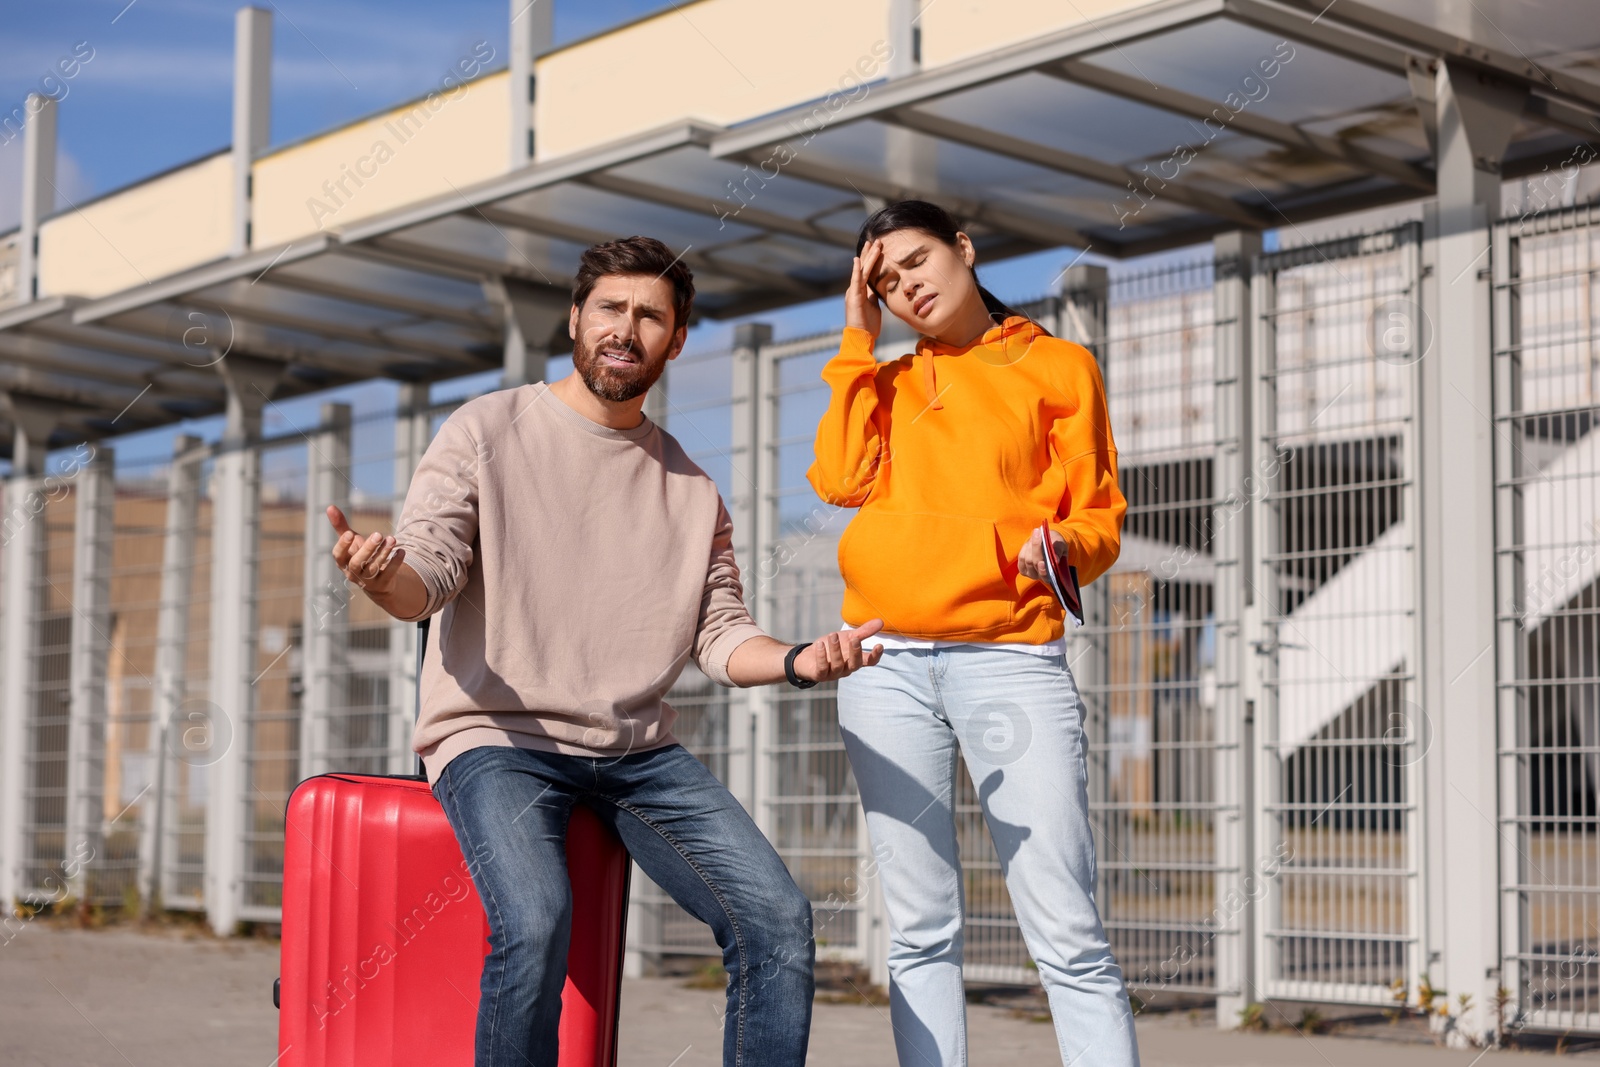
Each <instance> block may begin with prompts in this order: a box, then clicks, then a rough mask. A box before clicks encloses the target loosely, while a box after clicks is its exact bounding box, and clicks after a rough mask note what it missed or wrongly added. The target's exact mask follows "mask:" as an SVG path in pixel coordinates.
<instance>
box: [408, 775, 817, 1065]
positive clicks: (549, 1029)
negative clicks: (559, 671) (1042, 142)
mask: <svg viewBox="0 0 1600 1067" xmlns="http://www.w3.org/2000/svg"><path fill="white" fill-rule="evenodd" d="M433 792H434V795H435V796H437V797H438V798H439V801H440V803H441V804H443V806H444V812H445V816H446V817H447V818H448V819H449V820H450V825H451V827H452V828H453V829H454V830H455V834H456V839H457V840H458V841H459V842H460V844H461V850H462V853H463V854H464V855H467V856H476V857H478V861H477V867H476V869H475V871H474V872H473V881H474V883H475V884H476V885H477V888H478V895H479V896H480V897H482V899H483V906H484V909H485V911H486V912H487V914H488V918H489V930H490V934H489V947H490V953H489V955H488V957H487V958H486V959H485V960H484V964H483V981H482V986H481V988H482V997H481V999H480V1001H479V1003H478V1030H477V1046H476V1047H477V1058H476V1060H475V1061H474V1062H475V1063H476V1067H555V1064H556V1033H557V1029H558V1026H559V1022H560V1017H561V988H562V986H563V984H564V983H565V982H566V974H567V947H568V944H569V941H570V934H571V931H572V888H571V884H570V883H569V881H568V879H567V865H566V851H565V848H566V833H567V819H568V817H569V816H570V815H571V813H572V806H573V805H574V804H579V803H582V804H585V805H588V806H589V807H590V808H592V809H593V810H594V811H595V813H596V814H598V815H599V816H600V819H601V821H603V822H605V823H607V824H608V825H609V826H611V827H612V829H614V830H615V831H616V832H617V835H618V836H619V837H621V838H622V841H623V844H625V845H626V846H627V847H628V851H629V852H630V853H631V854H632V856H633V858H634V860H635V861H636V862H637V863H638V864H639V867H640V868H641V869H642V870H643V871H644V872H645V873H646V874H648V875H649V876H650V878H651V879H652V880H654V881H655V883H656V884H657V885H659V886H660V887H661V888H662V889H664V890H666V892H667V893H669V894H670V895H671V896H672V899H674V900H676V901H677V902H678V903H679V904H681V905H682V906H683V907H684V909H685V910H687V911H688V912H689V914H691V915H693V916H694V917H695V918H697V919H699V920H700V921H701V922H704V923H706V924H708V925H709V926H710V927H711V929H712V931H713V932H714V933H715V934H716V938H717V944H718V945H720V946H721V947H722V960H723V964H724V965H725V966H726V968H727V971H728V1005H727V1010H726V1014H725V1016H724V1022H723V1058H722V1062H723V1063H724V1065H726V1067H734V1065H741V1067H743V1065H751V1064H760V1065H761V1067H769V1065H788V1064H792V1065H794V1067H801V1065H802V1064H804V1063H805V1058H806V1041H807V1038H808V1036H809V1034H810V1030H811V997H812V990H813V985H812V965H813V962H814V960H815V956H816V948H815V944H814V942H813V940H812V930H811V903H810V901H808V900H807V899H806V896H805V894H804V893H802V892H801V891H800V889H799V888H798V887H797V886H796V885H795V884H794V879H793V878H791V877H790V876H789V871H788V869H787V868H786V867H785V866H784V865H783V861H782V860H781V859H779V858H778V854H777V852H775V851H774V850H773V848H772V845H771V844H770V843H768V841H767V839H766V838H765V837H764V836H762V833H761V831H760V830H758V829H757V828H756V824H755V822H754V821H752V820H751V818H750V816H749V814H748V813H746V812H745V810H744V808H742V807H741V806H740V805H739V802H738V801H737V800H735V799H734V798H733V796H732V794H730V793H729V792H728V790H727V788H726V787H724V786H723V784H722V783H721V782H719V781H717V779H716V778H715V777H714V776H713V775H712V774H711V772H710V771H708V770H707V769H706V768H705V766H704V765H703V764H702V763H701V762H700V761H699V760H697V759H695V758H694V757H693V756H691V755H690V754H689V753H688V752H687V751H685V750H684V748H683V746H681V745H669V746H667V747H665V748H659V749H652V750H650V751H648V752H634V753H629V754H628V755H625V756H620V757H616V758H614V759H592V758H588V757H583V756H563V755H558V754H555V753H547V752H535V751H531V750H528V749H521V748H508V747H504V746H485V747H482V748H474V749H469V750H468V751H466V752H463V753H462V754H461V755H459V756H457V757H456V758H455V759H453V760H451V761H450V763H449V764H448V765H447V766H446V767H445V769H444V771H443V773H441V774H440V776H439V780H438V781H437V782H435V783H434V787H433ZM661 1051H662V1062H663V1063H665V1062H666V1061H667V1060H670V1059H671V1058H672V1057H673V1055H675V1054H676V1053H677V1052H678V1050H677V1049H662V1050H661Z"/></svg>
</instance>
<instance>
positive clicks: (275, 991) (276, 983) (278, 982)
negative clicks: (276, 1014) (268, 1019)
mask: <svg viewBox="0 0 1600 1067" xmlns="http://www.w3.org/2000/svg"><path fill="white" fill-rule="evenodd" d="M282 982H283V979H282V978H274V979H273V980H272V1006H273V1007H274V1008H276V1007H277V1006H278V986H279V985H281V984H282Z"/></svg>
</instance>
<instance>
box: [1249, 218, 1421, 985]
mask: <svg viewBox="0 0 1600 1067" xmlns="http://www.w3.org/2000/svg"><path fill="white" fill-rule="evenodd" d="M1420 236H1421V233H1420V228H1419V227H1417V226H1414V225H1406V226H1402V227H1399V228H1396V229H1392V230H1388V231H1384V232H1380V233H1376V234H1368V235H1364V236H1360V237H1352V238H1348V239H1344V240H1335V241H1329V242H1324V243H1320V244H1314V245H1309V246H1307V247H1303V248H1296V249H1293V250H1289V251H1284V252H1279V253H1274V254H1271V255H1268V256H1264V257H1262V258H1261V260H1260V262H1259V264H1258V268H1257V270H1256V272H1255V278H1254V302H1255V306H1256V308H1257V309H1258V316H1259V318H1258V322H1259V329H1258V333H1257V338H1258V344H1257V351H1258V353H1259V367H1260V371H1259V376H1258V385H1257V392H1256V413H1257V414H1256V425H1257V432H1258V437H1257V440H1256V447H1255V460H1256V470H1255V471H1254V472H1252V473H1253V474H1254V475H1256V476H1257V477H1259V479H1260V482H1261V484H1262V486H1263V488H1264V495H1263V497H1262V501H1261V503H1262V506H1261V507H1259V508H1257V509H1256V521H1255V528H1254V536H1255V540H1256V547H1257V551H1256V559H1257V565H1256V567H1255V575H1254V577H1253V579H1251V580H1252V581H1253V584H1254V588H1253V590H1252V591H1251V592H1253V601H1254V603H1255V604H1256V606H1257V607H1256V611H1257V612H1258V614H1257V616H1256V617H1257V618H1258V619H1259V628H1258V630H1257V631H1256V632H1255V633H1254V634H1252V635H1250V637H1249V639H1250V640H1253V641H1255V642H1256V646H1255V651H1256V652H1257V653H1258V654H1259V657H1258V658H1259V662H1260V664H1261V671H1262V681H1261V685H1262V709H1261V710H1262V712H1263V714H1262V716H1261V718H1262V740H1261V745H1260V757H1259V758H1260V767H1259V772H1258V773H1259V779H1258V782H1259V786H1258V795H1259V796H1260V798H1261V804H1260V816H1259V819H1260V821H1259V824H1258V825H1259V840H1260V841H1261V843H1262V847H1261V849H1260V851H1261V852H1262V853H1263V854H1272V855H1275V856H1276V857H1277V858H1278V859H1279V860H1280V861H1281V865H1280V866H1279V869H1278V873H1277V876H1276V877H1275V878H1272V879H1269V880H1268V881H1267V883H1266V884H1267V886H1268V891H1267V893H1266V896H1265V897H1264V900H1263V904H1264V908H1263V913H1262V922H1261V940H1260V951H1261V954H1262V958H1261V974H1262V978H1263V991H1264V992H1265V994H1266V995H1267V996H1273V997H1282V998H1292V999H1303V1000H1323V1001H1344V1002H1360V1003H1379V1002H1383V1003H1390V1002H1392V999H1393V997H1394V994H1395V992H1396V991H1397V990H1403V989H1406V988H1413V987H1415V985H1416V983H1417V981H1418V979H1419V977H1420V972H1421V967H1422V961H1420V960H1419V959H1418V952H1417V945H1418V929H1419V920H1418V915H1419V907H1420V903H1421V901H1420V887H1419V864H1420V858H1419V841H1420V840H1421V821H1420V819H1419V817H1418V807H1417V801H1418V797H1419V796H1420V788H1419V785H1420V767H1419V761H1420V759H1421V757H1422V755H1423V753H1424V752H1425V751H1426V735H1427V733H1428V723H1427V720H1426V718H1425V717H1424V716H1423V714H1422V710H1421V708H1420V706H1419V700H1418V697H1417V692H1416V689H1417V685H1418V682H1417V674H1418V666H1417V656H1418V649H1419V647H1420V635H1419V633H1418V626H1419V622H1418V612H1417V603H1418V599H1419V598H1418V567H1417V563H1416V558H1415V555H1416V543H1417V532H1416V531H1417V524H1416V516H1417V491H1416V463H1417V446H1416V410H1417V369H1416V364H1417V362H1418V360H1420V359H1421V357H1422V355H1423V353H1424V352H1425V351H1426V336H1425V330H1424V328H1423V323H1424V322H1425V319H1424V318H1423V317H1422V315H1421V312H1420V310H1419V304H1418V289H1417V286H1418V278H1419V274H1420V271H1419V266H1418V264H1419V247H1420Z"/></svg>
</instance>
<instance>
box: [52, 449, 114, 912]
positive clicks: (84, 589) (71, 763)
mask: <svg viewBox="0 0 1600 1067" xmlns="http://www.w3.org/2000/svg"><path fill="white" fill-rule="evenodd" d="M89 449H90V456H89V458H88V461H87V463H86V464H85V465H83V466H80V467H79V469H78V472H77V478H76V482H77V492H76V499H75V501H74V503H75V505H76V508H77V515H76V521H75V522H74V523H73V530H72V536H73V546H72V548H73V565H72V606H73V612H72V622H71V634H72V636H71V651H70V653H69V663H70V666H69V668H68V669H69V674H68V677H69V679H70V681H69V685H70V687H71V688H70V693H71V696H70V703H69V704H68V727H67V810H66V820H65V821H66V826H65V830H66V834H65V839H64V842H63V844H64V853H63V857H62V859H63V862H64V863H66V864H67V865H68V867H67V872H68V879H67V883H68V885H70V886H71V887H72V895H73V896H75V897H77V898H78V899H79V900H86V899H88V897H89V878H88V874H89V871H88V868H89V866H90V865H91V864H95V863H96V862H97V861H101V860H103V859H104V855H103V854H104V851H105V843H104V841H103V840H102V836H101V834H102V830H103V829H104V830H109V829H110V827H109V826H107V825H104V824H105V823H106V819H107V816H106V814H105V812H104V810H103V808H104V804H105V798H104V795H103V794H104V789H105V780H106V779H105V771H106V768H105V759H106V752H105V734H106V663H107V660H108V658H109V656H110V652H111V538H112V524H113V522H114V521H115V513H114V507H115V495H116V482H115V480H114V471H115V460H114V458H113V453H112V451H111V449H110V448H109V447H105V446H101V447H99V448H98V449H96V448H94V447H93V446H89ZM111 801H112V803H113V804H116V805H117V808H119V809H120V808H121V804H120V803H119V798H117V797H112V798H111Z"/></svg>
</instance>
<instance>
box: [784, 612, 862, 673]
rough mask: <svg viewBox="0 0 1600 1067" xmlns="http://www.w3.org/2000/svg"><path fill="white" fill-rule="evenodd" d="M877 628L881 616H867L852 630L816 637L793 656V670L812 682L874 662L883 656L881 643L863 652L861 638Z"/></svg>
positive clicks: (853, 671)
mask: <svg viewBox="0 0 1600 1067" xmlns="http://www.w3.org/2000/svg"><path fill="white" fill-rule="evenodd" d="M881 629H883V620H882V619H868V620H867V621H866V622H864V623H862V624H861V625H860V626H857V627H856V628H855V629H853V630H834V631H832V632H831V633H828V634H827V635H825V636H823V637H819V638H817V639H816V640H815V641H813V642H811V645H810V647H808V648H806V649H805V650H804V651H802V652H801V653H800V654H799V655H798V656H796V657H795V658H794V672H795V673H796V674H798V675H799V676H800V677H802V678H809V679H811V680H812V681H813V682H831V681H833V680H834V679H835V678H843V677H844V676H845V675H847V674H854V673H855V672H856V671H858V670H860V669H861V668H862V667H873V666H876V665H877V663H878V660H880V659H882V658H883V646H882V645H878V646H876V647H875V648H873V650H872V651H871V652H863V651H862V650H861V642H863V641H865V640H866V639H867V638H869V637H871V636H872V635H873V634H875V633H877V632H878V631H879V630H881Z"/></svg>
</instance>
